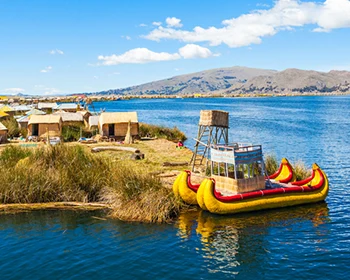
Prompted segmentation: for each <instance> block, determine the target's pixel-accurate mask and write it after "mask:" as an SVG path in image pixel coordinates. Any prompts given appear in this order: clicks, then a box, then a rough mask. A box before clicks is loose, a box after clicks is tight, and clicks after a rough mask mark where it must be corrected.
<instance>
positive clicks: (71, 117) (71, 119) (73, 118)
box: [54, 112, 84, 122]
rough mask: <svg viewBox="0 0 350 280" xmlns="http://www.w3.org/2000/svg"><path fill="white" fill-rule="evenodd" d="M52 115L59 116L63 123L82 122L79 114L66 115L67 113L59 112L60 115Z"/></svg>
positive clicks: (81, 116)
mask: <svg viewBox="0 0 350 280" xmlns="http://www.w3.org/2000/svg"><path fill="white" fill-rule="evenodd" d="M54 115H58V116H61V118H62V121H63V122H83V121H84V119H83V115H82V114H79V113H67V112H61V113H57V112H56V113H55V114H54Z"/></svg>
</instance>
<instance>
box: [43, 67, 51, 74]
mask: <svg viewBox="0 0 350 280" xmlns="http://www.w3.org/2000/svg"><path fill="white" fill-rule="evenodd" d="M51 70H52V66H47V67H45V69H42V70H40V72H41V73H48V72H50V71H51Z"/></svg>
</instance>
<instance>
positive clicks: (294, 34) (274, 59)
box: [0, 0, 350, 95]
mask: <svg viewBox="0 0 350 280" xmlns="http://www.w3.org/2000/svg"><path fill="white" fill-rule="evenodd" d="M231 66H247V67H255V68H264V69H275V70H284V69H287V68H299V69H306V70H317V71H330V70H332V69H336V70H350V0H313V1H297V0H278V1H269V0H246V1H236V0H215V1H208V0H191V1H189V0H173V1H164V0H163V1H160V0H148V1H144V0H128V1H126V0H99V1H97V0H96V1H95V0H84V1H81V0H60V1H57V0H50V1H47V0H31V1H28V0H0V95H1V94H16V93H19V92H21V93H24V94H33V95H52V94H70V93H81V92H97V91H103V90H108V89H117V88H124V87H128V86H133V85H138V84H142V83H147V82H151V81H155V80H160V79H165V78H169V77H173V76H176V75H181V74H187V73H192V72H197V71H202V70H207V69H212V68H220V67H231Z"/></svg>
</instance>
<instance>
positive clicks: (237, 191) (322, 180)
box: [173, 146, 329, 214]
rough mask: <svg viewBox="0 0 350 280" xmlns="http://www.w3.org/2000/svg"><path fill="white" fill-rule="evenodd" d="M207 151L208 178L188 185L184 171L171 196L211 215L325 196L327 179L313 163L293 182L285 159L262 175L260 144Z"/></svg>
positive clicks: (188, 178) (289, 204) (304, 201)
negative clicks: (298, 179) (307, 170)
mask: <svg viewBox="0 0 350 280" xmlns="http://www.w3.org/2000/svg"><path fill="white" fill-rule="evenodd" d="M211 150H212V153H211V173H212V174H211V176H210V178H206V179H204V180H203V181H202V183H201V184H200V185H198V184H192V183H191V172H190V171H184V172H181V174H180V175H179V176H178V177H177V178H176V180H175V182H174V185H173V192H174V194H175V196H177V197H179V198H181V199H182V200H183V201H184V202H186V203H188V204H192V205H198V206H199V207H201V208H202V209H203V210H207V211H209V212H211V213H215V214H235V213H240V212H249V211H258V210H263V209H272V208H280V207H288V206H294V205H300V204H307V203H315V202H319V201H323V200H324V199H325V198H326V197H327V194H328V190H329V184H328V178H327V175H326V174H325V172H324V171H323V170H322V169H321V168H320V167H319V166H318V165H317V164H316V163H314V164H313V165H312V174H311V176H310V177H308V178H306V179H304V180H301V181H295V174H294V172H293V167H292V166H291V164H290V163H289V161H288V160H287V159H286V158H283V159H282V161H281V164H280V167H279V169H278V170H277V171H276V172H275V173H274V174H272V175H270V176H266V175H265V173H266V172H265V168H264V162H263V158H262V149H261V146H248V147H242V146H235V147H223V146H220V147H211ZM213 150H215V151H214V152H213ZM220 152H223V153H220ZM231 156H232V157H231ZM215 163H217V166H215ZM230 165H231V166H230ZM230 167H231V168H230Z"/></svg>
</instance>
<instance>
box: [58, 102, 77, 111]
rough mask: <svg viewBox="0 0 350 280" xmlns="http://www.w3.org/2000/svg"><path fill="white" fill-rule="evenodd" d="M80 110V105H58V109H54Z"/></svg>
mask: <svg viewBox="0 0 350 280" xmlns="http://www.w3.org/2000/svg"><path fill="white" fill-rule="evenodd" d="M77 108H78V104H76V103H62V104H60V105H57V107H56V108H54V109H55V110H72V109H75V110H76V109H77Z"/></svg>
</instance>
